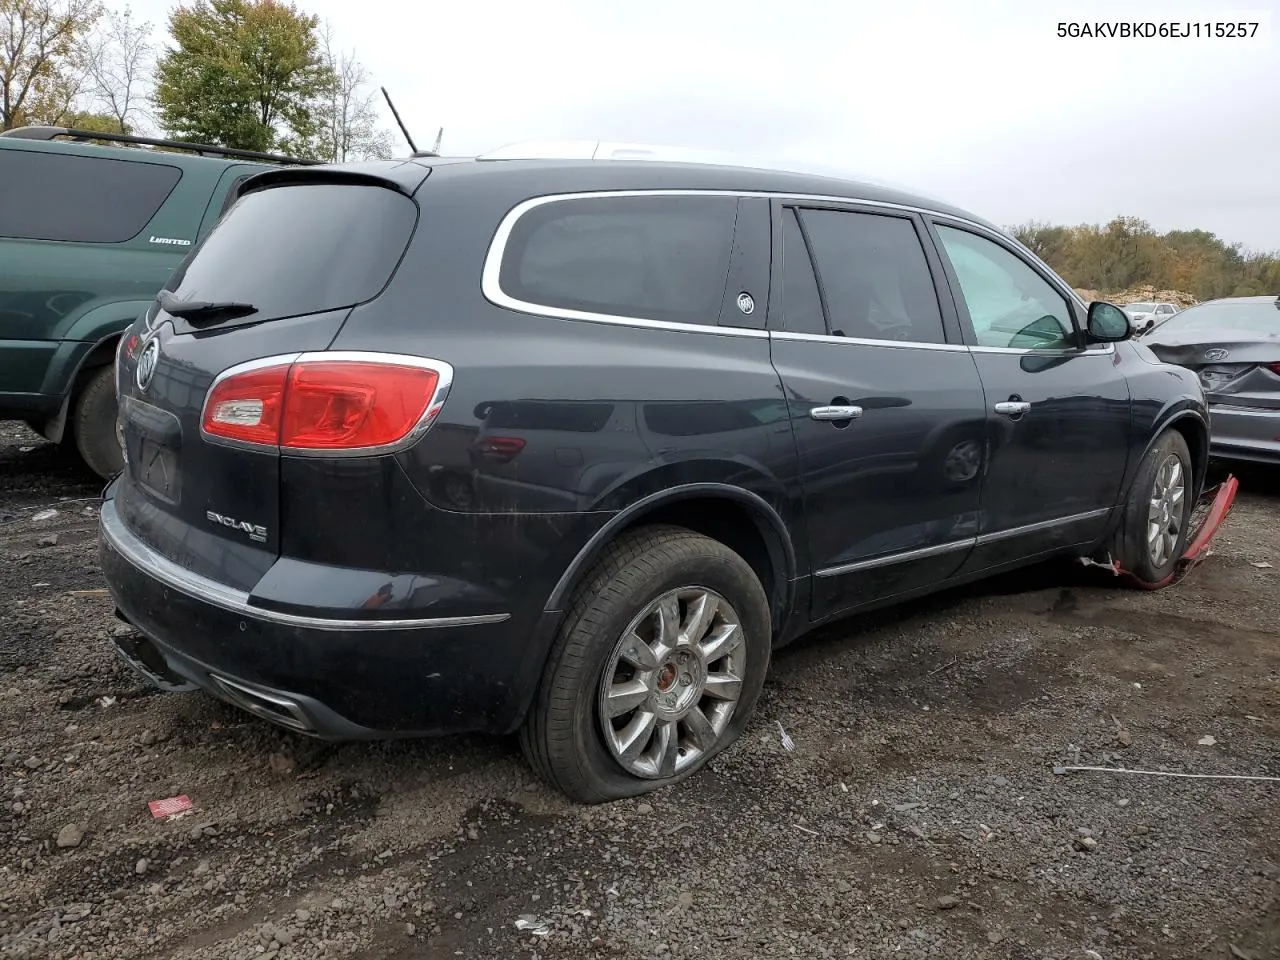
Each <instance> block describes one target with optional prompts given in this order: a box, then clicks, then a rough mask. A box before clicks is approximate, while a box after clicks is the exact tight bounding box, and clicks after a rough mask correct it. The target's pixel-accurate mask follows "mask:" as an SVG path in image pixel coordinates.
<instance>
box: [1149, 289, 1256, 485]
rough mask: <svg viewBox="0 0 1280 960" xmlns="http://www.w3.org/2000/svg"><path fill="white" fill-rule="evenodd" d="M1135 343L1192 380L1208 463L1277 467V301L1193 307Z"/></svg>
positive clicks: (1241, 299)
mask: <svg viewBox="0 0 1280 960" xmlns="http://www.w3.org/2000/svg"><path fill="white" fill-rule="evenodd" d="M1141 342H1142V344H1143V345H1144V346H1146V347H1148V348H1150V350H1151V352H1152V353H1154V354H1155V355H1156V356H1157V357H1159V358H1160V359H1161V360H1163V361H1165V362H1166V363H1176V364H1178V365H1179V366H1183V367H1187V368H1188V369H1191V370H1194V371H1195V372H1196V375H1197V376H1199V377H1200V382H1201V384H1203V385H1204V392H1205V396H1206V398H1207V399H1208V401H1209V413H1210V420H1211V422H1210V431H1211V438H1210V449H1211V452H1212V453H1213V455H1214V456H1218V457H1223V458H1227V459H1238V460H1257V461H1262V462H1264V463H1276V464H1280V297H1229V298H1226V299H1222V300H1210V301H1208V302H1206V303H1201V304H1197V305H1196V306H1194V307H1188V308H1187V309H1186V310H1183V311H1182V312H1181V313H1178V314H1177V315H1175V316H1173V317H1171V318H1169V319H1168V320H1167V321H1165V322H1164V323H1162V324H1160V325H1159V326H1158V327H1156V328H1155V329H1154V330H1152V331H1151V332H1150V333H1148V334H1147V335H1146V336H1145V337H1143V338H1142V341H1141Z"/></svg>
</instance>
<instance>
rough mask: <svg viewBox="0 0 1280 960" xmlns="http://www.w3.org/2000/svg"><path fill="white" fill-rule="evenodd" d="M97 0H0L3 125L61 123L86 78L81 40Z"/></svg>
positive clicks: (90, 25)
mask: <svg viewBox="0 0 1280 960" xmlns="http://www.w3.org/2000/svg"><path fill="white" fill-rule="evenodd" d="M101 13H102V8H101V7H100V6H99V5H98V3H97V0H0V130H9V129H11V128H12V127H17V126H22V125H24V124H29V123H47V124H56V123H58V122H59V120H60V119H61V118H62V117H63V116H65V115H66V114H67V113H68V112H70V110H71V108H72V104H73V103H74V102H75V100H76V99H77V97H79V95H80V93H81V91H82V89H83V86H84V83H85V73H86V71H85V65H84V64H83V62H81V56H80V54H81V52H82V51H81V43H82V41H83V39H84V37H85V36H86V35H87V34H88V33H89V31H90V30H91V29H92V28H93V25H94V24H95V23H96V22H97V20H98V17H99V16H101Z"/></svg>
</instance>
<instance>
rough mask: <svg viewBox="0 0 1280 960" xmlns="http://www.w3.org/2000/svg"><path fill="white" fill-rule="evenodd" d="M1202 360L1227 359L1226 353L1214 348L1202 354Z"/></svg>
mask: <svg viewBox="0 0 1280 960" xmlns="http://www.w3.org/2000/svg"><path fill="white" fill-rule="evenodd" d="M1204 358H1205V359H1206V360H1225V359H1227V351H1225V350H1223V349H1221V348H1218V347H1215V348H1214V349H1212V350H1206V351H1205V352H1204Z"/></svg>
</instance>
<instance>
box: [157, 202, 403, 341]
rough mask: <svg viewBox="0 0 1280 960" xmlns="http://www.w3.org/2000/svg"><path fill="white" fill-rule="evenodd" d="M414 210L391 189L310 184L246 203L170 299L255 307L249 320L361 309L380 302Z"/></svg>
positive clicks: (190, 263) (173, 281)
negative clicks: (378, 297) (370, 302)
mask: <svg viewBox="0 0 1280 960" xmlns="http://www.w3.org/2000/svg"><path fill="white" fill-rule="evenodd" d="M417 212H418V208H417V206H416V205H415V204H414V202H413V201H412V200H410V199H409V198H408V197H406V196H403V195H402V194H399V193H396V192H394V191H392V190H389V189H386V188H384V187H376V186H364V185H351V184H333V183H313V184H304V185H292V186H281V187H270V188H267V189H263V190H259V191H255V192H252V193H249V194H247V195H246V196H243V197H241V198H240V199H239V200H237V201H236V202H235V203H234V204H232V206H231V207H230V208H229V209H228V210H227V212H226V213H225V214H223V216H222V219H221V220H220V221H219V223H218V225H217V227H215V228H214V230H213V231H212V232H211V233H210V234H209V235H208V236H207V237H206V238H205V239H204V240H203V241H202V242H201V244H200V246H199V247H197V248H196V249H195V250H194V251H192V253H191V255H190V256H189V257H188V258H187V260H186V262H185V263H183V264H182V265H181V266H180V267H179V268H178V269H177V270H176V271H175V272H174V274H173V276H172V277H171V278H170V280H169V283H168V286H167V287H166V289H168V290H172V291H173V292H174V293H175V294H177V296H179V297H181V298H182V299H184V300H204V301H211V302H226V301H234V302H237V303H249V304H252V305H253V306H254V307H255V308H256V313H254V314H253V315H252V316H251V317H249V318H247V319H249V320H264V319H279V318H281V317H292V316H298V315H300V314H306V313H321V312H323V311H326V310H337V309H339V308H342V307H351V306H355V305H356V304H358V303H363V302H364V301H366V300H370V299H372V298H373V297H375V296H376V295H377V294H378V293H379V291H381V290H382V288H383V287H384V286H386V283H387V281H388V280H389V279H391V274H392V273H393V272H394V271H395V268H396V265H397V264H398V263H399V262H400V258H401V256H402V255H403V254H404V251H405V248H406V247H407V246H408V245H409V238H410V236H411V235H412V233H413V227H414V223H415V222H416V220H417Z"/></svg>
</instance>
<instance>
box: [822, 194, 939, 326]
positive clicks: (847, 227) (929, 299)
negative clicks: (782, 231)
mask: <svg viewBox="0 0 1280 960" xmlns="http://www.w3.org/2000/svg"><path fill="white" fill-rule="evenodd" d="M801 217H802V219H803V222H804V228H805V232H806V233H807V234H808V238H809V243H810V245H811V248H812V250H813V259H814V264H815V266H816V267H817V271H818V281H819V283H820V285H821V291H822V296H823V300H824V301H825V304H826V309H827V322H828V325H829V326H830V329H831V332H832V333H833V334H836V335H839V336H845V337H854V338H858V339H866V340H906V341H914V342H917V343H943V342H945V340H946V336H945V335H944V333H943V329H942V314H941V313H940V311H939V309H938V296H937V293H936V292H935V290H934V286H933V278H932V276H931V274H930V273H929V263H928V261H927V260H926V259H925V255H924V249H923V248H922V247H921V245H920V238H919V236H918V235H917V234H916V229H915V226H914V225H913V224H912V222H911V221H910V220H908V219H906V218H905V217H895V216H886V215H882V214H873V213H853V212H849V211H842V210H805V211H804V212H803V213H802V214H801Z"/></svg>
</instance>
